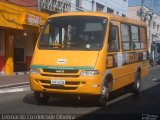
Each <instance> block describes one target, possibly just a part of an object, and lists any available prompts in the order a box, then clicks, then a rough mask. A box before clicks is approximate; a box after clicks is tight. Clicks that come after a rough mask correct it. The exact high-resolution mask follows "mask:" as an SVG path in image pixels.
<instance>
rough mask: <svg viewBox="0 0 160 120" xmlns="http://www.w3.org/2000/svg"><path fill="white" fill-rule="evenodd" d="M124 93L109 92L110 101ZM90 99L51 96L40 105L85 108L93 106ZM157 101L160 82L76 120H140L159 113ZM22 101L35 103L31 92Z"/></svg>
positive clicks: (159, 98)
mask: <svg viewBox="0 0 160 120" xmlns="http://www.w3.org/2000/svg"><path fill="white" fill-rule="evenodd" d="M125 94H126V91H125V89H121V90H119V91H118V92H116V93H113V94H111V100H110V101H112V100H114V99H116V98H117V97H119V96H122V95H125ZM91 101H92V99H88V101H83V100H82V101H78V100H77V99H75V98H74V97H71V96H63V97H54V96H53V97H52V98H51V99H50V100H49V102H48V103H47V104H45V105H42V106H53V107H77V108H78V107H83V108H84V109H85V108H86V107H95V105H93V104H92V102H91ZM159 101H160V84H158V85H155V86H152V87H151V88H148V89H146V90H144V91H142V92H141V93H140V96H139V97H135V96H134V95H131V96H128V97H126V98H123V99H121V100H118V101H116V102H114V103H112V104H109V105H107V106H106V107H103V108H99V107H97V110H96V111H94V112H92V113H90V114H86V115H80V116H81V117H80V118H78V120H90V119H91V120H97V119H98V120H103V119H105V120H106V119H107V120H121V119H123V120H133V119H134V120H137V119H138V120H139V119H140V120H142V116H143V115H144V114H151V115H160V102H159ZM23 102H24V103H27V104H32V105H37V102H36V101H35V99H34V94H33V93H32V94H28V95H26V96H25V97H24V98H23ZM71 114H72V113H71ZM159 118H160V116H159ZM156 120H157V119H156Z"/></svg>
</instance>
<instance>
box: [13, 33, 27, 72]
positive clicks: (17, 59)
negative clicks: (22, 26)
mask: <svg viewBox="0 0 160 120" xmlns="http://www.w3.org/2000/svg"><path fill="white" fill-rule="evenodd" d="M25 53H26V39H25V36H23V35H22V34H17V35H16V36H14V41H13V55H14V72H21V71H27V67H26V59H25V56H26V55H25Z"/></svg>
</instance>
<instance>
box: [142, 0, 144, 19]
mask: <svg viewBox="0 0 160 120" xmlns="http://www.w3.org/2000/svg"><path fill="white" fill-rule="evenodd" d="M143 6H144V0H141V21H143Z"/></svg>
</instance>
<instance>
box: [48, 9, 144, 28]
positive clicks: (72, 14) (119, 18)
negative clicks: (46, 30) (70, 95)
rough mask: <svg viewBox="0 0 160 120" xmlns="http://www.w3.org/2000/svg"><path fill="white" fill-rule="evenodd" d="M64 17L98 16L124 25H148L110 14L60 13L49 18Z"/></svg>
mask: <svg viewBox="0 0 160 120" xmlns="http://www.w3.org/2000/svg"><path fill="white" fill-rule="evenodd" d="M62 16H98V17H106V18H108V19H110V20H113V21H119V22H124V23H130V24H136V25H141V26H146V23H144V22H141V21H138V20H135V19H131V18H127V17H121V16H118V15H114V14H110V13H104V12H68V13H59V14H54V15H51V16H50V17H49V18H53V17H62Z"/></svg>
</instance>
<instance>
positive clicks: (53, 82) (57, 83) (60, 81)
mask: <svg viewBox="0 0 160 120" xmlns="http://www.w3.org/2000/svg"><path fill="white" fill-rule="evenodd" d="M51 84H52V85H65V80H51Z"/></svg>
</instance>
